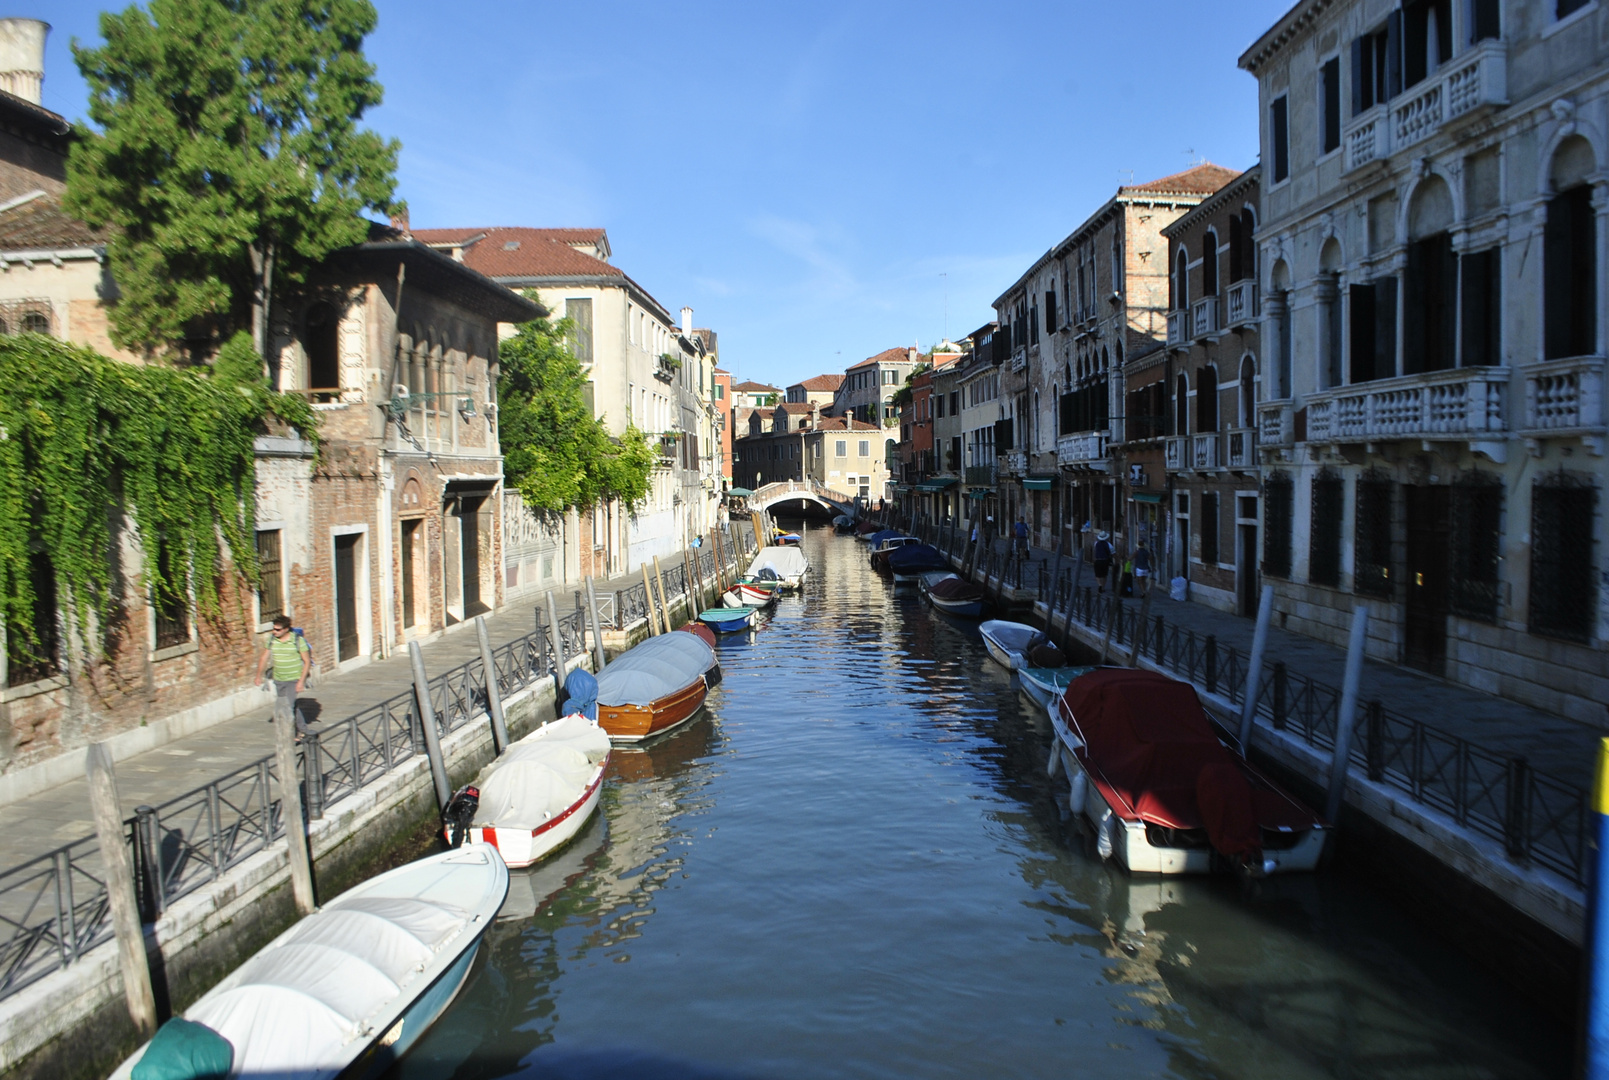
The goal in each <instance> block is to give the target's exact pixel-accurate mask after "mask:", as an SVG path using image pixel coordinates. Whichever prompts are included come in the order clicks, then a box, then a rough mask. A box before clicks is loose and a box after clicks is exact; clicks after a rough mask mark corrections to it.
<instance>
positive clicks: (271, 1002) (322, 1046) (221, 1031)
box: [112, 844, 508, 1080]
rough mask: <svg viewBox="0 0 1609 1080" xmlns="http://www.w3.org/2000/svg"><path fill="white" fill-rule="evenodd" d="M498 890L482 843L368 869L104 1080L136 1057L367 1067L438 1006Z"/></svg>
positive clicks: (151, 1064) (298, 1075)
mask: <svg viewBox="0 0 1609 1080" xmlns="http://www.w3.org/2000/svg"><path fill="white" fill-rule="evenodd" d="M507 895H508V868H507V867H506V866H505V865H504V864H503V860H502V858H501V857H500V856H499V855H498V853H497V851H496V849H495V848H492V847H489V846H487V845H485V844H470V845H466V846H464V847H461V848H457V849H455V850H452V851H446V852H443V853H441V854H439V855H432V856H429V857H428V858H424V859H420V860H418V861H417V862H411V863H409V864H407V865H406V866H400V867H398V868H397V869H395V870H391V871H388V872H386V873H384V874H381V875H380V876H379V877H376V878H371V879H370V880H368V881H365V882H364V883H363V884H361V885H359V886H357V887H356V888H353V889H349V890H348V891H346V892H345V893H342V894H341V895H340V896H338V897H336V898H335V899H334V900H332V901H330V902H329V903H328V904H326V905H325V906H324V907H323V908H321V909H319V910H318V911H316V912H314V913H313V914H311V915H309V916H307V917H306V918H304V919H302V920H301V921H299V922H298V923H296V925H295V926H292V927H291V928H290V929H289V930H287V931H285V932H284V933H283V934H281V935H279V937H277V938H275V939H274V940H273V941H271V942H269V943H268V945H266V946H265V947H264V948H263V949H262V951H260V952H259V953H257V954H256V955H255V956H253V957H252V958H251V959H250V960H247V961H246V962H245V963H244V964H242V965H241V966H240V967H238V968H236V969H235V971H234V973H233V974H231V975H230V976H229V977H228V978H226V979H224V980H223V982H221V983H219V984H218V985H217V986H215V987H213V988H212V989H211V990H209V991H208V992H207V993H206V994H204V995H203V996H202V997H201V999H200V1000H199V1001H197V1002H196V1003H195V1004H194V1005H192V1006H190V1007H189V1008H188V1009H186V1010H185V1012H184V1016H183V1017H182V1018H175V1019H173V1020H170V1021H168V1022H167V1023H166V1024H164V1025H163V1026H162V1027H161V1029H160V1030H158V1031H157V1033H156V1037H155V1038H153V1039H152V1040H151V1041H150V1042H148V1043H146V1044H145V1045H144V1046H142V1047H140V1049H139V1050H137V1051H136V1052H135V1053H134V1055H133V1056H132V1057H130V1058H129V1059H128V1060H127V1061H125V1062H123V1064H122V1065H121V1066H119V1067H118V1069H117V1071H116V1072H114V1073H113V1074H112V1076H113V1080H129V1078H130V1077H131V1076H132V1075H133V1072H134V1070H135V1068H136V1066H139V1065H141V1064H142V1063H144V1066H145V1067H144V1068H142V1069H141V1072H142V1073H147V1072H148V1073H149V1074H151V1075H159V1076H180V1075H191V1076H202V1075H228V1076H242V1077H265V1076H271V1077H274V1078H275V1080H335V1078H336V1077H338V1076H339V1077H341V1078H342V1080H368V1078H371V1077H376V1076H378V1075H380V1074H381V1073H383V1072H385V1071H386V1070H387V1069H389V1068H390V1067H391V1066H392V1064H394V1063H395V1062H396V1060H397V1059H398V1058H400V1057H401V1056H402V1055H403V1054H405V1053H407V1052H408V1048H409V1047H411V1046H412V1045H413V1044H414V1043H415V1042H416V1041H417V1040H418V1038H419V1036H420V1035H421V1034H423V1033H424V1031H425V1030H426V1029H427V1028H429V1027H430V1025H431V1024H432V1023H434V1022H435V1020H436V1019H437V1018H438V1017H439V1016H440V1015H441V1014H442V1013H443V1012H444V1011H445V1010H446V1008H447V1006H448V1005H450V1004H451V1003H452V1000H453V998H454V997H455V996H456V995H457V994H458V991H459V989H460V988H461V987H462V986H463V984H464V980H465V978H466V977H467V976H468V974H469V968H470V963H471V962H472V961H473V960H474V959H475V953H476V951H477V950H478V949H479V947H480V942H481V939H482V937H483V936H484V935H485V933H486V930H487V928H488V927H490V926H491V925H492V920H493V918H494V917H495V916H496V915H497V909H498V908H499V907H501V906H502V904H503V899H504V897H506V896H507ZM148 1058H149V1059H150V1060H147V1059H148ZM198 1062H200V1063H203V1065H204V1068H205V1070H206V1071H194V1070H195V1068H196V1064H197V1063H198ZM219 1064H221V1065H222V1068H221V1069H219V1068H218V1067H217V1066H218V1065H219ZM185 1068H189V1069H191V1070H192V1071H190V1072H185V1071H183V1070H184V1069H185Z"/></svg>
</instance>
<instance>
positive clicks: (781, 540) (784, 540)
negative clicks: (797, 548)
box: [772, 532, 803, 546]
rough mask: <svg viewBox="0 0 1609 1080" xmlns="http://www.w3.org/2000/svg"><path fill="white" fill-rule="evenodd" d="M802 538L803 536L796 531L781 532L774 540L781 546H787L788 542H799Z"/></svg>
mask: <svg viewBox="0 0 1609 1080" xmlns="http://www.w3.org/2000/svg"><path fill="white" fill-rule="evenodd" d="M801 539H803V538H802V537H801V536H800V535H799V534H798V533H796V532H779V533H777V535H776V539H775V540H774V541H772V542H773V543H775V544H778V545H781V546H786V545H788V544H797V543H799V541H800V540H801Z"/></svg>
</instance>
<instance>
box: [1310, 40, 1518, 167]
mask: <svg viewBox="0 0 1609 1080" xmlns="http://www.w3.org/2000/svg"><path fill="white" fill-rule="evenodd" d="M1507 103H1508V46H1507V45H1506V44H1505V43H1504V42H1502V41H1483V42H1481V43H1480V44H1478V45H1476V46H1474V47H1473V48H1471V49H1469V50H1467V51H1466V52H1465V53H1464V54H1463V55H1462V56H1458V57H1455V58H1453V59H1452V60H1449V61H1448V62H1447V63H1445V64H1443V65H1441V67H1440V68H1439V69H1438V70H1437V71H1436V72H1435V74H1433V75H1430V76H1428V77H1427V78H1425V79H1424V80H1423V81H1421V82H1419V83H1416V84H1415V85H1413V86H1411V87H1409V88H1408V89H1407V90H1406V91H1404V92H1403V93H1401V94H1398V95H1397V96H1396V97H1395V98H1394V99H1392V100H1391V101H1388V102H1385V103H1383V104H1380V105H1376V106H1375V107H1374V108H1372V109H1369V110H1368V111H1367V112H1364V113H1362V114H1360V115H1359V116H1357V117H1355V118H1354V119H1352V120H1351V121H1350V122H1349V123H1348V124H1347V125H1346V127H1345V128H1344V129H1343V130H1342V133H1341V142H1342V145H1343V146H1344V148H1345V151H1346V160H1345V169H1346V171H1347V172H1352V171H1353V170H1354V169H1361V168H1363V167H1364V166H1365V165H1369V164H1371V163H1373V162H1376V161H1380V160H1383V159H1385V158H1387V157H1390V156H1391V155H1392V154H1394V153H1397V152H1398V151H1400V150H1406V149H1408V148H1409V147H1411V146H1413V145H1414V144H1415V143H1419V142H1423V141H1424V140H1425V139H1428V138H1430V137H1431V136H1432V135H1434V134H1436V132H1438V131H1440V130H1441V129H1442V128H1444V127H1446V126H1447V125H1448V124H1449V123H1451V122H1453V121H1454V120H1457V119H1460V118H1462V117H1465V116H1472V115H1474V114H1476V113H1478V112H1480V111H1482V110H1484V109H1487V108H1492V107H1496V106H1500V105H1506V104H1507Z"/></svg>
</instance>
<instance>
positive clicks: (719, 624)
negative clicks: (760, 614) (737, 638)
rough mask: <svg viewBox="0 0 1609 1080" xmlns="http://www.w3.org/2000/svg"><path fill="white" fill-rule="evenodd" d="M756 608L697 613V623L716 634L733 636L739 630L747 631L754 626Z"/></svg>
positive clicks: (710, 610) (713, 609) (712, 609)
mask: <svg viewBox="0 0 1609 1080" xmlns="http://www.w3.org/2000/svg"><path fill="white" fill-rule="evenodd" d="M759 610H760V609H759V608H757V607H748V606H746V605H745V606H744V607H735V608H728V607H718V608H710V609H709V610H708V611H700V612H699V613H698V621H699V622H701V623H703V624H704V625H705V626H707V627H709V628H710V629H711V630H714V631H715V632H716V633H718V634H735V633H737V632H738V631H739V630H747V629H748V628H749V627H751V626H753V625H754V613H755V612H757V611H759Z"/></svg>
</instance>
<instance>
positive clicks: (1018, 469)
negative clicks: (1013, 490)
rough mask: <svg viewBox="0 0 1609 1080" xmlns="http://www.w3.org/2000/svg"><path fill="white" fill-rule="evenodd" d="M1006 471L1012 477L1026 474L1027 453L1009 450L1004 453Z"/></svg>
mask: <svg viewBox="0 0 1609 1080" xmlns="http://www.w3.org/2000/svg"><path fill="white" fill-rule="evenodd" d="M1006 471H1007V472H1009V473H1011V475H1012V476H1024V475H1026V474H1027V472H1028V451H1026V450H1009V451H1007V452H1006Z"/></svg>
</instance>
